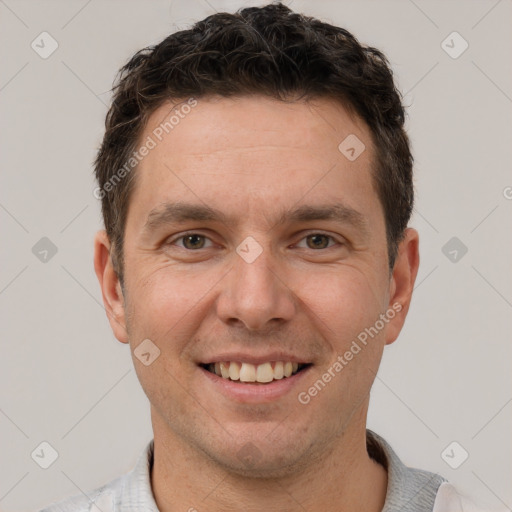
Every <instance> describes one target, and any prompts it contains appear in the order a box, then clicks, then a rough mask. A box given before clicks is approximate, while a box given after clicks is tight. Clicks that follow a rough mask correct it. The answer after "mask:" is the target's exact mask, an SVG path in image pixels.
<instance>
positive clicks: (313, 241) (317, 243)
mask: <svg viewBox="0 0 512 512" xmlns="http://www.w3.org/2000/svg"><path fill="white" fill-rule="evenodd" d="M302 240H306V244H307V247H306V248H307V249H328V248H329V247H332V245H329V241H332V242H334V243H333V245H335V244H336V240H335V239H334V238H333V237H332V236H330V235H326V234H324V233H311V234H309V235H307V236H305V237H304V238H302ZM302 240H301V242H302ZM297 247H300V245H299V244H298V245H297Z"/></svg>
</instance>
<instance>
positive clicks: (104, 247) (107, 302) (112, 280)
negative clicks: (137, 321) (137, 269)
mask: <svg viewBox="0 0 512 512" xmlns="http://www.w3.org/2000/svg"><path fill="white" fill-rule="evenodd" d="M110 250H111V244H110V240H109V239H108V236H107V233H106V231H105V230H101V231H98V233H96V236H95V238H94V270H95V272H96V276H97V278H98V281H99V284H100V288H101V293H102V296H103V304H104V306H105V311H106V313H107V318H108V320H109V322H110V327H111V328H112V331H113V332H114V336H115V337H116V338H117V339H118V340H119V341H120V342H122V343H128V335H127V332H126V322H125V304H124V297H123V292H122V289H121V284H120V282H119V278H118V276H117V273H116V271H115V270H114V267H113V265H112V258H111V255H110Z"/></svg>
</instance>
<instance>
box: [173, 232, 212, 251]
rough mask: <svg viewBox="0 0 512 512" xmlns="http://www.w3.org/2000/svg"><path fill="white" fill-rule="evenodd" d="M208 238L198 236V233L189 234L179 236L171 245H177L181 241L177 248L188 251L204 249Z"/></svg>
mask: <svg viewBox="0 0 512 512" xmlns="http://www.w3.org/2000/svg"><path fill="white" fill-rule="evenodd" d="M206 240H208V238H207V237H206V236H204V235H200V234H198V233H190V234H188V235H183V236H180V237H179V238H176V239H175V240H174V241H173V242H172V243H171V245H174V244H176V243H178V242H179V241H182V242H181V244H179V246H181V247H183V248H185V249H188V250H192V251H193V250H195V249H204V248H205V243H206Z"/></svg>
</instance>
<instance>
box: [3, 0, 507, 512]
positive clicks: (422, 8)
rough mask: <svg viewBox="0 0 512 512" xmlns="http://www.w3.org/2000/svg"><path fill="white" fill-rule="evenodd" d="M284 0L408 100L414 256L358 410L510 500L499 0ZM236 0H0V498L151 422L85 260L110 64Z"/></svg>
mask: <svg viewBox="0 0 512 512" xmlns="http://www.w3.org/2000/svg"><path fill="white" fill-rule="evenodd" d="M287 3H288V4H290V6H291V7H292V8H294V9H295V10H299V11H303V12H305V13H306V14H310V15H313V16H317V17H320V18H321V19H323V20H325V21H330V22H332V23H334V24H338V25H340V26H343V27H345V28H347V29H349V30H350V31H353V32H354V34H355V35H356V36H357V37H358V38H359V39H360V40H361V41H362V42H365V43H367V44H371V45H373V46H376V47H378V48H380V49H381V50H383V51H384V52H385V53H386V54H387V56H388V57H389V59H390V61H391V63H392V65H393V68H394V70H395V72H396V76H397V80H398V83H399V86H400V88H401V90H402V91H403V92H404V94H405V102H406V104H408V105H410V108H409V116H410V119H409V121H408V128H409V133H410V136H411V139H412V143H413V150H414V154H415V157H416V190H417V203H416V212H415V215H414V218H413V221H412V223H411V225H412V226H414V227H416V229H418V230H419V232H420V237H421V255H422V261H421V267H420V271H419V276H418V281H417V289H416V291H415V294H414V298H413V304H412V308H411V311H410V314H409V318H408V321H407V324H406V326H405V328H404V330H403V332H402V335H401V337H400V338H399V340H398V341H397V342H396V343H395V344H394V345H392V346H390V347H389V348H387V349H386V352H385V356H384V361H383V364H382V367H381V370H380V372H379V376H378V378H377V380H376V383H375V386H374V388H373V392H372V403H371V406H370V416H369V426H370V428H372V429H374V430H375V431H377V432H378V433H380V434H381V435H383V436H384V437H385V438H386V439H387V440H388V441H389V442H390V443H391V445H392V446H393V447H394V448H395V450H396V451H397V452H398V454H399V455H400V456H401V457H402V458H403V460H404V461H405V462H406V463H407V464H409V465H412V466H416V467H421V468H424V469H428V470H431V471H435V472H439V473H441V474H442V475H444V476H445V477H447V478H448V479H449V480H451V481H452V482H453V483H454V484H456V485H457V486H458V487H459V489H460V490H462V491H463V492H466V493H468V494H469V495H471V496H473V497H476V498H477V499H479V500H481V501H483V502H484V503H487V504H489V505H490V506H499V507H502V508H503V507H504V506H506V507H507V510H510V507H511V506H512V487H511V486H510V478H511V473H512V471H511V460H512V458H511V444H512V437H511V436H510V432H511V431H512V421H511V420H512V404H511V401H512V390H511V386H510V373H511V372H510V366H511V355H512V344H511V343H510V328H511V317H512V315H511V312H512V286H511V284H512V271H511V265H510V262H511V261H512V238H511V236H510V235H511V233H512V216H511V212H512V200H510V199H507V198H506V197H505V196H506V195H508V197H511V196H512V189H507V187H511V186H512V175H511V172H510V170H511V162H512V158H511V156H512V155H511V141H512V133H511V132H512V128H511V126H512V123H511V120H512V115H511V107H512V99H511V96H512V83H511V82H512V80H511V78H512V59H511V55H512V51H511V46H512V45H511V42H512V35H511V33H512V31H511V30H510V20H511V19H512V17H511V14H512V5H511V2H510V0H501V1H495V0H493V1H472V2H470V1H467V0H464V1H451V2H447V1H429V2H427V1H424V0H423V1H420V0H415V1H414V2H413V1H409V0H400V1H381V2H377V1H375V2H370V1H357V2H355V1H337V2H334V1H325V0H324V1H315V2H304V1H299V0H294V1H293V2H287ZM242 5H261V4H258V3H257V2H255V3H254V4H253V2H240V1H232V2H229V1H225V2H221V1H215V0H210V1H209V2H206V0H189V1H185V0H175V1H174V2H170V1H153V2H142V1H137V2H135V1H122V2H121V1H108V2H106V1H100V0H92V1H58V2H57V1H45V2H36V1H30V2H29V1H19V0H18V1H15V0H0V34H1V35H0V38H1V44H0V52H1V53H0V55H1V57H0V58H1V61H0V62H1V70H2V73H1V79H0V119H1V121H0V126H1V141H2V151H1V171H2V172H1V188H0V222H1V229H2V243H1V244H0V258H1V267H0V269H1V270H0V272H1V274H0V311H1V315H2V316H1V325H2V327H1V358H0V375H1V376H2V386H1V388H0V449H1V455H0V461H1V468H0V509H1V510H2V511H21V510H34V509H37V508H38V507H42V506H43V505H45V504H47V503H49V502H50V501H53V500H56V499H60V498H63V497H64V496H66V495H70V494H75V493H77V492H80V491H87V490H90V489H92V488H93V487H96V486H99V485H100V484H102V483H105V482H106V481H108V480H110V479H112V478H114V477H116V476H118V475H120V474H121V473H124V472H127V471H128V470H129V469H131V467H132V466H133V464H134V463H135V461H136V459H137V458H138V456H139V454H140V452H141V451H142V449H143V448H144V446H145V445H146V443H147V442H148V441H149V440H150V439H151V437H152V431H151V425H150V421H149V406H148V401H147V399H146V397H145V395H144V394H143V392H142V390H141V388H140V386H139V383H138V381H137V378H136V375H135V372H134V370H133V368H132V362H131V358H130V354H129V352H128V350H129V349H128V347H127V346H125V345H122V344H120V343H119V342H117V341H116V339H115V338H114V336H113V334H112V333H111V331H110V327H109V325H108V322H107V319H106V316H105V312H104V310H103V307H102V303H101V294H100V290H99V286H98V283H97V281H96V277H95V275H94V271H93V263H92V258H93V236H94V233H95V231H96V230H97V229H99V228H100V227H101V217H100V204H99V201H97V200H96V199H95V198H94V197H93V195H92V191H93V189H94V187H95V184H94V181H93V177H92V160H93V158H94V156H95V151H96V149H97V147H98V145H99V143H100V141H101V138H102V133H103V122H104V116H105V113H106V104H108V101H109V98H110V93H109V92H108V91H109V89H110V87H111V84H112V80H113V77H114V75H115V73H116V71H117V70H118V68H119V67H120V66H121V65H122V64H123V63H125V62H126V60H127V59H128V58H129V57H130V56H131V55H132V54H133V53H134V52H135V51H137V50H138V49H140V48H142V47H144V46H147V45H149V44H154V43H157V42H159V41H160V40H161V39H162V38H163V37H165V36H166V35H168V34H169V33H170V32H171V31H174V30H176V29H177V28H178V27H179V28H183V27H185V26H186V25H187V23H189V22H192V21H194V20H198V19H202V18H204V17H205V16H207V15H209V14H212V13H213V12H214V10H217V11H220V10H228V11H233V10H234V9H235V8H238V7H240V6H242ZM42 31H47V32H49V33H50V34H51V35H52V37H53V38H55V39H56V40H57V41H58V44H59V48H58V49H57V50H56V51H55V53H53V54H52V55H51V56H50V57H49V58H48V59H46V60H44V59H42V58H41V57H39V55H38V54H37V53H35V51H34V50H33V49H32V48H31V46H30V44H31V42H32V41H33V40H34V39H35V38H36V37H37V36H38V35H39V34H40V33H41V32H42ZM453 31H457V32H459V33H460V34H461V35H462V36H463V37H464V39H465V40H467V41H468V43H469V48H468V50H467V51H466V52H465V53H463V54H462V55H461V56H460V57H459V58H458V59H452V58H451V57H450V56H449V55H448V54H447V53H446V52H445V51H444V50H443V49H442V47H441V42H442V41H443V40H444V39H445V38H446V37H447V36H448V35H449V34H450V33H452V32H453ZM45 236H46V237H48V238H49V239H50V240H51V241H52V242H53V243H54V244H55V245H56V246H57V248H58V252H57V254H56V255H55V256H54V257H53V258H51V259H50V260H49V261H48V262H47V263H43V262H41V261H39V259H37V258H36V257H35V255H34V254H33V253H32V247H33V246H34V245H35V244H36V242H37V241H38V240H39V239H41V238H42V237H45ZM453 236H456V237H457V238H459V239H460V241H461V242H463V243H464V244H465V245H466V246H467V248H468V252H467V254H466V255H464V257H462V258H461V259H460V260H459V261H457V262H455V263H454V262H452V261H450V260H449V259H448V258H447V257H446V256H445V255H444V254H443V252H442V247H443V246H444V245H445V243H446V242H447V241H448V240H449V239H451V238H452V237H453ZM42 441H47V442H49V443H50V444H51V445H52V446H53V447H54V448H55V449H56V450H57V451H58V453H59V458H58V459H57V460H56V462H55V463H54V464H53V465H52V466H51V467H50V468H48V469H46V470H44V469H41V468H40V467H39V466H38V465H37V464H36V463H35V462H34V461H33V460H32V459H31V456H30V454H31V453H32V451H33V450H34V449H35V448H36V447H37V446H38V445H39V444H40V443H41V442H42ZM452 441H457V442H458V443H460V445H461V446H463V447H464V448H465V449H466V450H467V451H468V452H469V458H468V460H467V461H466V462H464V464H462V465H461V466H460V467H459V468H458V469H456V470H454V469H451V468H450V467H449V466H448V465H447V464H446V462H445V461H444V460H443V459H442V457H441V452H442V451H443V450H444V449H445V447H446V446H447V445H449V444H450V443H451V442H452ZM456 455H457V454H456ZM457 456H458V455H457Z"/></svg>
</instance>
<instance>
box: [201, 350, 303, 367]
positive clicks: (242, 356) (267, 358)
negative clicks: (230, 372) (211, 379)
mask: <svg viewBox="0 0 512 512" xmlns="http://www.w3.org/2000/svg"><path fill="white" fill-rule="evenodd" d="M229 361H240V362H242V363H251V364H254V365H258V364H263V363H268V362H271V361H284V362H287V361H291V362H292V363H299V364H308V363H311V360H310V359H308V358H304V357H297V356H296V355H291V354H286V353H284V352H269V353H267V354H264V355H255V354H247V353H244V352H224V353H221V354H216V355H214V356H211V357H205V358H203V359H202V360H201V361H199V364H211V363H221V362H229Z"/></svg>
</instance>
